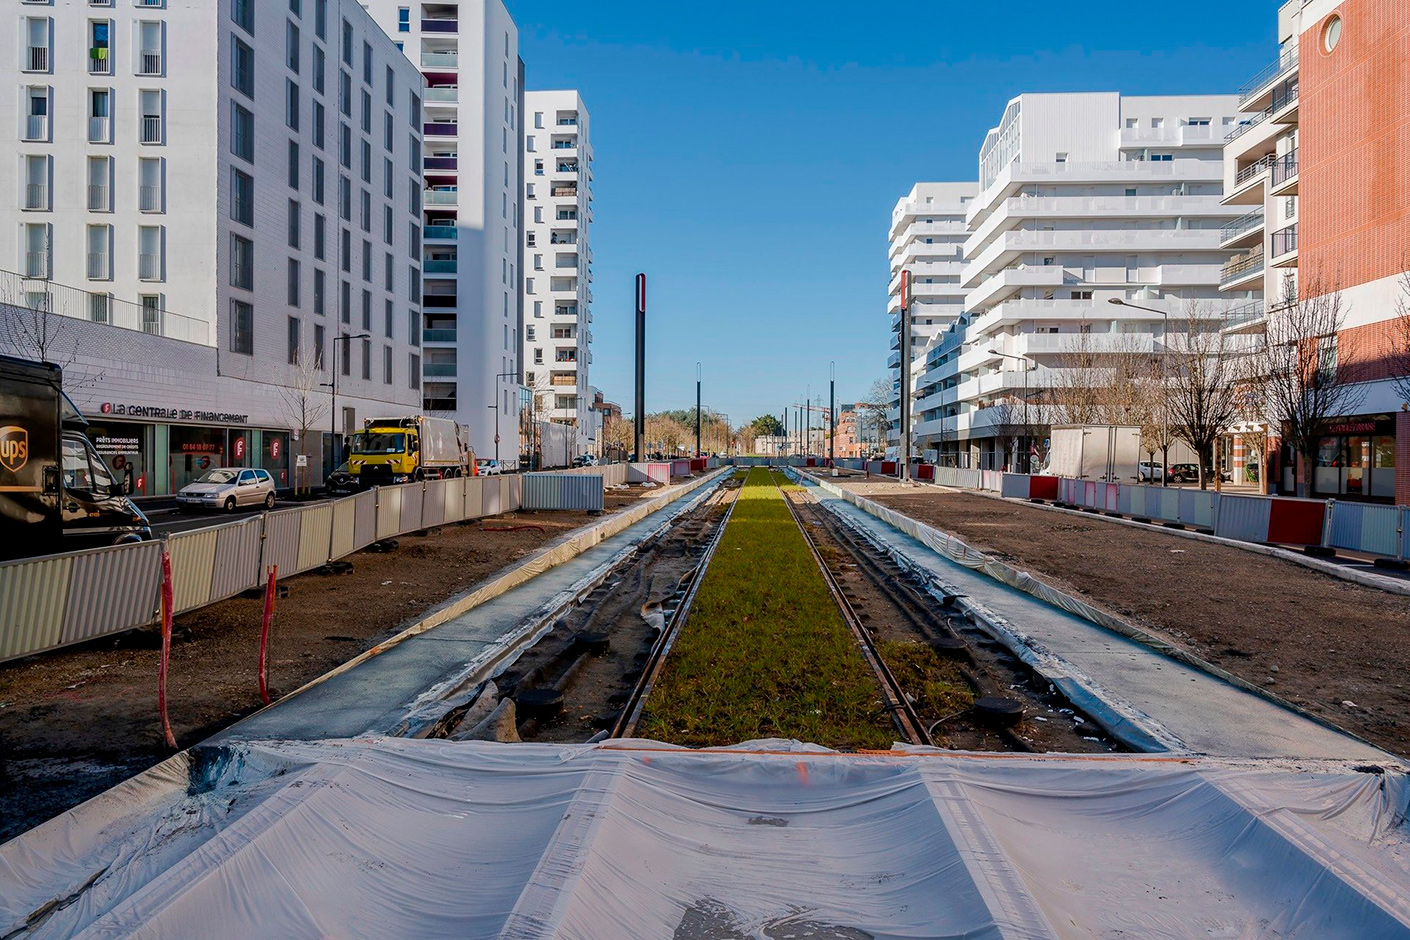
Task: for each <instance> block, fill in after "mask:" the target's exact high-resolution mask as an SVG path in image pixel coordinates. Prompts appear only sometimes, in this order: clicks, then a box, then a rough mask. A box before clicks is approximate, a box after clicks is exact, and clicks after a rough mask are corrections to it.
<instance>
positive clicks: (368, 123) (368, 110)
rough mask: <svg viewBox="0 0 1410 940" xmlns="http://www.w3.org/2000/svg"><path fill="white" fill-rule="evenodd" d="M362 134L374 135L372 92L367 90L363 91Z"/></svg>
mask: <svg viewBox="0 0 1410 940" xmlns="http://www.w3.org/2000/svg"><path fill="white" fill-rule="evenodd" d="M362 132H363V133H364V134H370V133H372V92H370V91H368V90H367V89H365V88H364V89H363V91H362Z"/></svg>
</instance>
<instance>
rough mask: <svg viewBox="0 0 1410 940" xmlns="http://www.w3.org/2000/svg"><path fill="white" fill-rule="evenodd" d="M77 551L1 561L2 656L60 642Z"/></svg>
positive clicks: (36, 650)
mask: <svg viewBox="0 0 1410 940" xmlns="http://www.w3.org/2000/svg"><path fill="white" fill-rule="evenodd" d="M73 559H74V556H73V555H51V556H49V557H48V558H40V559H37V560H35V561H15V562H6V563H5V564H3V565H0V660H6V659H14V658H15V657H16V656H27V655H29V654H30V653H37V652H39V651H40V650H46V649H49V648H50V647H51V646H58V645H59V643H60V641H61V640H62V638H63V630H64V607H65V604H66V603H67V601H68V596H69V581H70V579H71V577H72V573H73Z"/></svg>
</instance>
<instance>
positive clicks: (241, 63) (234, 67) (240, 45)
mask: <svg viewBox="0 0 1410 940" xmlns="http://www.w3.org/2000/svg"><path fill="white" fill-rule="evenodd" d="M230 87H231V88H234V89H235V90H236V91H238V92H239V93H240V94H242V95H244V96H245V97H246V98H249V99H251V100H253V99H254V97H255V50H253V49H251V48H250V47H249V46H248V45H246V44H245V42H244V40H242V39H240V37H238V36H231V37H230Z"/></svg>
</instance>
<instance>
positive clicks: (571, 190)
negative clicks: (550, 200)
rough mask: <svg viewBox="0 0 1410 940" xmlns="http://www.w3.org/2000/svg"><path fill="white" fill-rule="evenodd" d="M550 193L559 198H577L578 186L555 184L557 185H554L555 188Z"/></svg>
mask: <svg viewBox="0 0 1410 940" xmlns="http://www.w3.org/2000/svg"><path fill="white" fill-rule="evenodd" d="M550 195H552V196H554V197H557V198H562V197H572V198H574V199H576V198H577V197H578V187H576V186H555V187H553V190H552V191H551V193H550Z"/></svg>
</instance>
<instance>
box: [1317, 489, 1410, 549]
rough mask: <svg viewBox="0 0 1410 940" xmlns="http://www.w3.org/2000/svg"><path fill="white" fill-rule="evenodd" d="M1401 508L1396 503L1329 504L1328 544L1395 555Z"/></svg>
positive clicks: (1399, 534) (1397, 547) (1401, 514)
mask: <svg viewBox="0 0 1410 940" xmlns="http://www.w3.org/2000/svg"><path fill="white" fill-rule="evenodd" d="M1403 516H1404V510H1403V509H1402V508H1401V507H1398V506H1377V505H1371V504H1369V503H1347V502H1337V503H1334V504H1333V506H1332V520H1331V522H1332V524H1331V530H1330V532H1329V533H1328V542H1327V544H1328V545H1331V546H1332V547H1333V548H1345V549H1348V550H1350V551H1354V552H1367V553H1369V554H1372V555H1381V556H1383V557H1386V558H1393V557H1395V556H1396V555H1397V554H1398V551H1399V542H1400V538H1401V533H1400V532H1399V531H1397V530H1398V529H1399V527H1400V523H1401V519H1402V518H1403Z"/></svg>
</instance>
